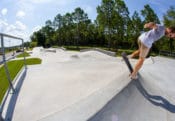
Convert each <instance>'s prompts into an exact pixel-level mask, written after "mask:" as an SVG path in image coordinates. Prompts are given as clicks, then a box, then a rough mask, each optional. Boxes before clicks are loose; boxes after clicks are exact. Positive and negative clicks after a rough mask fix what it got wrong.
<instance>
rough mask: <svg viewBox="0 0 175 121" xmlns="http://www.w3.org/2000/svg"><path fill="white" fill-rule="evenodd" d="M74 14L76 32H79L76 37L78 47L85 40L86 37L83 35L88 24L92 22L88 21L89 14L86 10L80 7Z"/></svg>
mask: <svg viewBox="0 0 175 121" xmlns="http://www.w3.org/2000/svg"><path fill="white" fill-rule="evenodd" d="M72 14H73V15H72V16H73V22H74V23H75V25H76V30H77V33H76V35H75V37H76V41H75V44H76V46H77V47H78V46H79V44H80V41H83V40H84V37H85V35H84V34H83V32H84V31H85V30H86V29H87V28H86V27H87V26H86V24H89V23H90V20H89V19H88V15H87V13H85V12H84V10H83V9H81V8H79V7H78V8H76V9H75V11H74V12H73V13H72Z"/></svg>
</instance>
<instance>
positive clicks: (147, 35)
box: [139, 24, 165, 48]
mask: <svg viewBox="0 0 175 121" xmlns="http://www.w3.org/2000/svg"><path fill="white" fill-rule="evenodd" d="M164 35H165V27H164V26H163V25H160V24H157V28H156V29H151V30H150V31H148V32H144V33H142V34H141V35H140V36H139V40H140V41H141V42H142V43H143V44H144V45H145V46H146V47H148V48H151V47H152V44H153V43H154V42H155V41H157V40H159V39H160V38H161V37H163V36H164Z"/></svg>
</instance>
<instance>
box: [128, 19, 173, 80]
mask: <svg viewBox="0 0 175 121" xmlns="http://www.w3.org/2000/svg"><path fill="white" fill-rule="evenodd" d="M144 28H149V29H150V30H149V31H147V32H144V33H142V34H141V35H140V36H139V37H138V45H139V49H138V50H136V51H135V52H133V53H132V54H131V55H129V56H128V57H129V58H133V57H135V56H138V55H139V59H138V61H137V63H136V65H135V67H134V70H133V72H132V73H131V75H130V76H131V78H132V79H136V78H137V77H136V76H137V72H138V71H139V69H140V68H141V67H142V65H143V62H144V60H145V58H146V56H147V55H148V52H149V50H150V48H151V47H152V44H153V43H154V42H155V41H157V40H159V39H160V38H161V37H163V36H167V37H169V38H175V26H174V27H168V28H165V27H164V26H162V25H160V24H155V23H153V22H150V23H146V24H145V25H144Z"/></svg>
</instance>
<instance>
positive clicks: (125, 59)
mask: <svg viewBox="0 0 175 121" xmlns="http://www.w3.org/2000/svg"><path fill="white" fill-rule="evenodd" d="M122 58H123V60H124V61H125V63H126V65H127V67H128V69H129V71H130V73H132V72H133V67H132V65H131V63H130V62H129V59H128V57H127V54H126V53H125V52H123V53H122Z"/></svg>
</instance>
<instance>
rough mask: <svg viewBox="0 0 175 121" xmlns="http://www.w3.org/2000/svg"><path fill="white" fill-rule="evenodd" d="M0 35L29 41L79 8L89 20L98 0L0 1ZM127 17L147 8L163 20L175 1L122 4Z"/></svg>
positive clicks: (142, 0) (140, 0)
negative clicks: (34, 32) (58, 17)
mask: <svg viewBox="0 0 175 121" xmlns="http://www.w3.org/2000/svg"><path fill="white" fill-rule="evenodd" d="M0 1H1V3H0V32H3V33H8V34H12V35H16V36H19V37H22V38H24V39H25V41H28V40H29V36H30V35H31V34H32V32H33V31H36V30H38V29H39V28H41V26H44V25H45V21H46V20H49V19H50V20H53V18H54V17H55V16H56V15H57V14H58V13H60V14H62V15H64V14H65V13H67V12H72V11H74V9H75V8H76V7H81V8H82V9H83V10H84V11H85V12H86V13H88V16H89V18H90V19H92V20H94V19H95V18H96V16H97V13H96V7H97V6H98V5H100V4H101V0H0ZM124 1H125V3H126V5H127V7H128V9H129V11H130V14H131V15H132V13H133V11H135V10H136V11H138V12H140V10H142V9H143V8H144V5H145V4H149V5H150V6H151V7H152V8H153V9H154V11H155V12H156V13H157V14H158V16H159V18H160V20H162V16H163V13H166V11H167V10H168V9H169V7H170V6H172V5H173V6H174V7H175V0H166V1H165V0H124Z"/></svg>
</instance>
